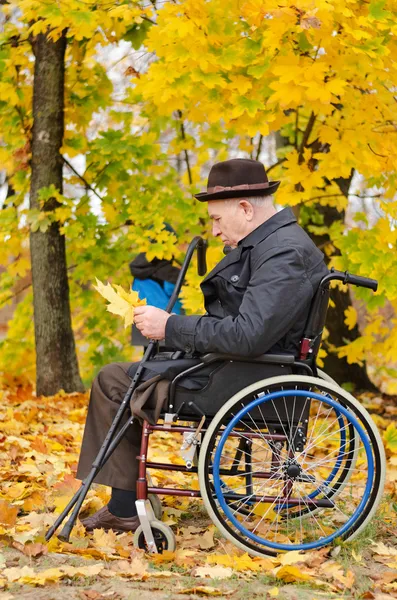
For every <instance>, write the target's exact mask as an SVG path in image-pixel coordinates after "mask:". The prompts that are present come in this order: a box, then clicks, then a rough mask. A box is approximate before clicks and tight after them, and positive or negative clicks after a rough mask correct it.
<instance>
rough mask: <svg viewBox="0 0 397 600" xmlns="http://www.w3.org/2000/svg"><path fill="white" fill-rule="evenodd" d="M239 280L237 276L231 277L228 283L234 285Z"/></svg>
mask: <svg viewBox="0 0 397 600" xmlns="http://www.w3.org/2000/svg"><path fill="white" fill-rule="evenodd" d="M239 279H240V277H239V276H238V275H232V276H231V278H230V281H232V282H233V283H236V282H237V281H238V280H239Z"/></svg>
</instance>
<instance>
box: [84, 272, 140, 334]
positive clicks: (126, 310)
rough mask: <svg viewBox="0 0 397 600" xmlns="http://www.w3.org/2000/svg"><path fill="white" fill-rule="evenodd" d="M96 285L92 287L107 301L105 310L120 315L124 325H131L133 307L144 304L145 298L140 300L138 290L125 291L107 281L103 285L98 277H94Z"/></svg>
mask: <svg viewBox="0 0 397 600" xmlns="http://www.w3.org/2000/svg"><path fill="white" fill-rule="evenodd" d="M96 282H97V285H96V286H95V285H94V286H93V287H94V289H95V290H96V291H97V292H99V293H100V294H101V296H103V297H104V298H105V299H106V300H107V301H108V302H109V304H108V306H107V310H108V311H109V312H111V313H113V314H114V315H120V317H123V319H124V327H128V326H129V325H132V324H133V322H134V308H135V307H136V306H142V305H144V304H146V300H145V299H143V300H140V299H139V296H138V292H134V291H133V290H130V291H129V292H126V291H125V290H124V289H123V288H122V287H121V286H120V285H114V286H112V285H111V284H110V283H109V282H108V283H107V285H104V284H103V283H102V282H101V281H99V279H96Z"/></svg>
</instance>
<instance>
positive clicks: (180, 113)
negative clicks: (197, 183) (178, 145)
mask: <svg viewBox="0 0 397 600" xmlns="http://www.w3.org/2000/svg"><path fill="white" fill-rule="evenodd" d="M178 115H179V120H180V124H181V138H182V140H184V141H186V135H185V127H184V124H183V121H182V111H181V110H178ZM183 153H184V155H185V162H186V168H187V175H188V178H189V183H190V185H192V183H193V179H192V173H191V170H190V163H189V154H188V152H187V150H186V149H185V150H184V151H183Z"/></svg>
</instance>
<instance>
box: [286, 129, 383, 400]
mask: <svg viewBox="0 0 397 600" xmlns="http://www.w3.org/2000/svg"><path fill="white" fill-rule="evenodd" d="M313 144H315V145H316V148H315V150H316V152H320V151H327V148H326V147H320V146H319V144H316V141H315V142H312V143H311V144H310V145H311V146H313ZM286 145H290V142H289V139H288V138H285V137H283V136H282V135H281V134H280V133H278V132H277V133H276V147H277V148H282V147H283V146H286ZM317 146H318V147H317ZM353 174H354V172H353V171H352V172H351V174H350V177H348V178H338V179H335V182H336V183H337V185H338V186H339V189H340V190H341V192H342V194H344V195H345V196H346V197H347V196H348V193H349V189H350V184H351V180H352V178H353ZM293 209H294V214H295V216H296V217H297V219H299V206H297V207H293ZM317 210H318V212H320V213H321V214H322V215H323V217H324V225H326V226H327V227H330V226H331V224H332V223H334V222H335V221H342V222H344V219H345V214H344V212H339V211H338V210H337V209H336V208H333V207H331V206H321V205H318V206H317ZM310 237H311V238H312V239H313V241H314V242H315V244H316V245H317V246H321V245H323V244H324V243H325V242H326V241H328V240H329V236H328V235H324V236H321V237H320V236H315V235H313V234H310ZM331 299H332V300H333V302H334V303H335V307H329V309H328V313H327V322H326V327H327V329H328V332H329V337H328V341H329V343H330V344H332V345H334V346H336V347H338V346H343V345H345V344H346V343H348V342H352V341H353V340H355V339H357V338H358V337H359V336H360V332H359V329H358V327H357V325H356V326H355V327H354V328H353V329H352V330H349V329H348V327H347V325H345V322H344V320H345V315H344V311H345V310H346V309H347V308H348V307H349V306H351V305H352V302H351V298H350V293H349V290H348V288H347V287H346V290H345V291H344V290H340V289H339V288H335V289H332V291H331ZM324 370H325V371H326V372H327V373H328V375H329V376H330V377H332V378H333V379H335V381H337V382H338V383H339V385H341V384H343V383H351V384H353V386H354V388H355V389H358V390H369V391H378V390H377V388H376V387H375V386H374V384H373V383H372V382H371V380H370V379H369V377H368V374H367V369H366V365H365V363H364V364H362V365H359V364H357V363H354V364H351V365H350V364H349V363H348V362H347V360H346V358H338V356H337V355H336V354H335V353H332V352H328V354H327V356H326V358H325V359H324Z"/></svg>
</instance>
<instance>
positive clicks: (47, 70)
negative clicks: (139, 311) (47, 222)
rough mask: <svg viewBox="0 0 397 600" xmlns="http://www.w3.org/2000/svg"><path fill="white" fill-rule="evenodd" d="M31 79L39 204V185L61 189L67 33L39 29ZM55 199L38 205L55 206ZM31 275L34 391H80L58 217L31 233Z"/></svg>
mask: <svg viewBox="0 0 397 600" xmlns="http://www.w3.org/2000/svg"><path fill="white" fill-rule="evenodd" d="M32 46H33V52H34V54H35V59H36V61H35V68H34V84H33V133H32V179H31V187H30V207H31V208H36V209H37V208H39V207H40V204H39V200H38V194H39V191H40V189H41V188H43V187H48V186H50V185H51V184H53V185H54V186H55V187H56V189H57V190H59V191H60V192H61V193H62V159H61V155H60V152H59V150H60V147H61V145H62V139H63V132H64V76H65V66H64V59H65V49H66V35H65V33H64V34H63V35H62V36H61V38H60V39H59V40H58V41H57V42H52V41H50V40H49V39H48V38H47V36H46V35H44V34H40V35H38V36H36V37H35V38H34V40H33V41H32ZM56 206H57V202H56V200H55V199H50V200H48V201H47V202H46V204H45V206H44V207H42V208H44V210H46V211H50V210H54V209H55V208H56ZM30 253H31V261H32V278H33V297H34V301H33V305H34V330H35V344H36V367H37V376H36V387H37V394H38V395H45V396H49V395H53V394H55V393H56V392H58V391H59V390H60V389H64V390H65V391H66V392H74V391H83V390H84V387H83V383H82V381H81V378H80V374H79V369H78V364H77V356H76V349H75V343H74V336H73V330H72V323H71V315H70V305H69V284H68V278H67V270H66V251H65V237H64V236H63V235H61V233H60V231H59V225H58V223H52V224H51V226H50V227H49V228H48V229H47V230H46V231H45V232H41V231H40V230H38V231H35V232H31V234H30Z"/></svg>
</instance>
